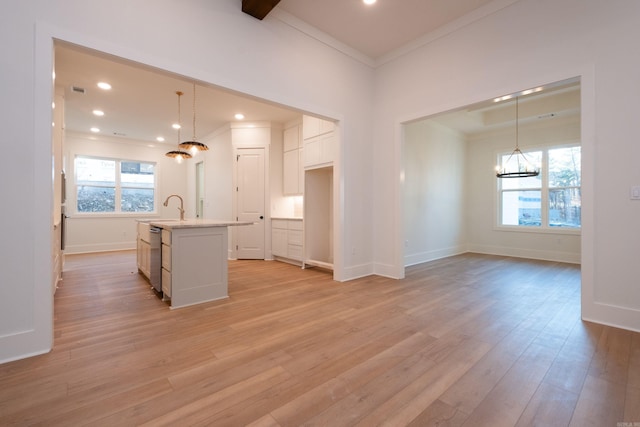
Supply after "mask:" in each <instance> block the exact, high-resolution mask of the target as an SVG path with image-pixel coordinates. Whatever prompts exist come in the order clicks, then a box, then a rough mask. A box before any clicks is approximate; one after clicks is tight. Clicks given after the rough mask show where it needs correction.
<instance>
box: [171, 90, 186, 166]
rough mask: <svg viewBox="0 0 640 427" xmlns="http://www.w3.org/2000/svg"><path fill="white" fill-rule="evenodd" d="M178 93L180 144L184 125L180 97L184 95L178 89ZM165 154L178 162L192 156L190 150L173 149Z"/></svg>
mask: <svg viewBox="0 0 640 427" xmlns="http://www.w3.org/2000/svg"><path fill="white" fill-rule="evenodd" d="M176 95H178V144H180V128H181V127H182V123H181V122H180V97H181V96H182V92H180V91H179V90H178V91H176ZM165 156H167V157H171V158H172V159H176V161H177V162H178V163H180V162H182V159H190V158H191V157H192V156H191V154H190V153H189V152H187V151H183V150H172V151H169V152H168V153H166V154H165Z"/></svg>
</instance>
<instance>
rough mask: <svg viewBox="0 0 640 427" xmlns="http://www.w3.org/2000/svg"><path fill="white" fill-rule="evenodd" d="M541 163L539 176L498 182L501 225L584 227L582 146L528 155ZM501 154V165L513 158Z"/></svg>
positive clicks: (535, 161) (558, 148)
mask: <svg viewBox="0 0 640 427" xmlns="http://www.w3.org/2000/svg"><path fill="white" fill-rule="evenodd" d="M525 154H526V156H527V158H528V159H529V160H530V161H531V162H532V163H534V164H539V165H540V169H541V173H540V175H538V176H537V177H527V178H502V179H498V192H499V203H500V209H499V215H500V218H499V219H498V224H500V225H503V226H515V227H531V228H580V226H581V220H580V217H581V205H582V203H581V196H582V193H581V168H580V162H581V157H580V146H569V147H566V146H563V147H550V148H547V149H543V150H538V151H530V152H526V153H525ZM509 156H510V153H508V154H507V153H505V154H501V155H500V156H499V159H498V160H499V163H500V164H503V163H504V162H506V161H507V160H508V159H509Z"/></svg>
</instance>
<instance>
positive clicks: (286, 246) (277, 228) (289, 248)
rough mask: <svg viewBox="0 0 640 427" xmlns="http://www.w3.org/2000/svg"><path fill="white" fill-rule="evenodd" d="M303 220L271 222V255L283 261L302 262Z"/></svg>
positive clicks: (275, 220)
mask: <svg viewBox="0 0 640 427" xmlns="http://www.w3.org/2000/svg"><path fill="white" fill-rule="evenodd" d="M302 230H303V224H302V219H273V220H272V221H271V253H272V255H273V256H274V257H276V259H280V260H282V261H289V262H291V261H294V263H295V264H300V263H301V262H302V254H303V251H302V242H303V231H302Z"/></svg>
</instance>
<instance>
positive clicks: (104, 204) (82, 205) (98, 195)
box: [77, 185, 116, 212]
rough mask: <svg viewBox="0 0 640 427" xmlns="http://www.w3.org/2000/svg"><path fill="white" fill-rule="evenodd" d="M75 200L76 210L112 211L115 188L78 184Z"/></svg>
mask: <svg viewBox="0 0 640 427" xmlns="http://www.w3.org/2000/svg"><path fill="white" fill-rule="evenodd" d="M77 200H78V212H114V211H115V208H116V189H115V188H114V187H93V186H90V185H78V193H77Z"/></svg>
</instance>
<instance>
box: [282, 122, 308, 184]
mask: <svg viewBox="0 0 640 427" xmlns="http://www.w3.org/2000/svg"><path fill="white" fill-rule="evenodd" d="M301 133H302V131H301V129H300V125H295V126H293V127H290V128H287V129H285V130H284V157H283V162H282V164H283V170H282V176H283V179H282V182H283V187H284V188H283V193H284V195H286V196H295V195H301V194H302V192H303V191H304V182H303V180H304V169H303V168H302V163H301V157H302V138H301Z"/></svg>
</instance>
